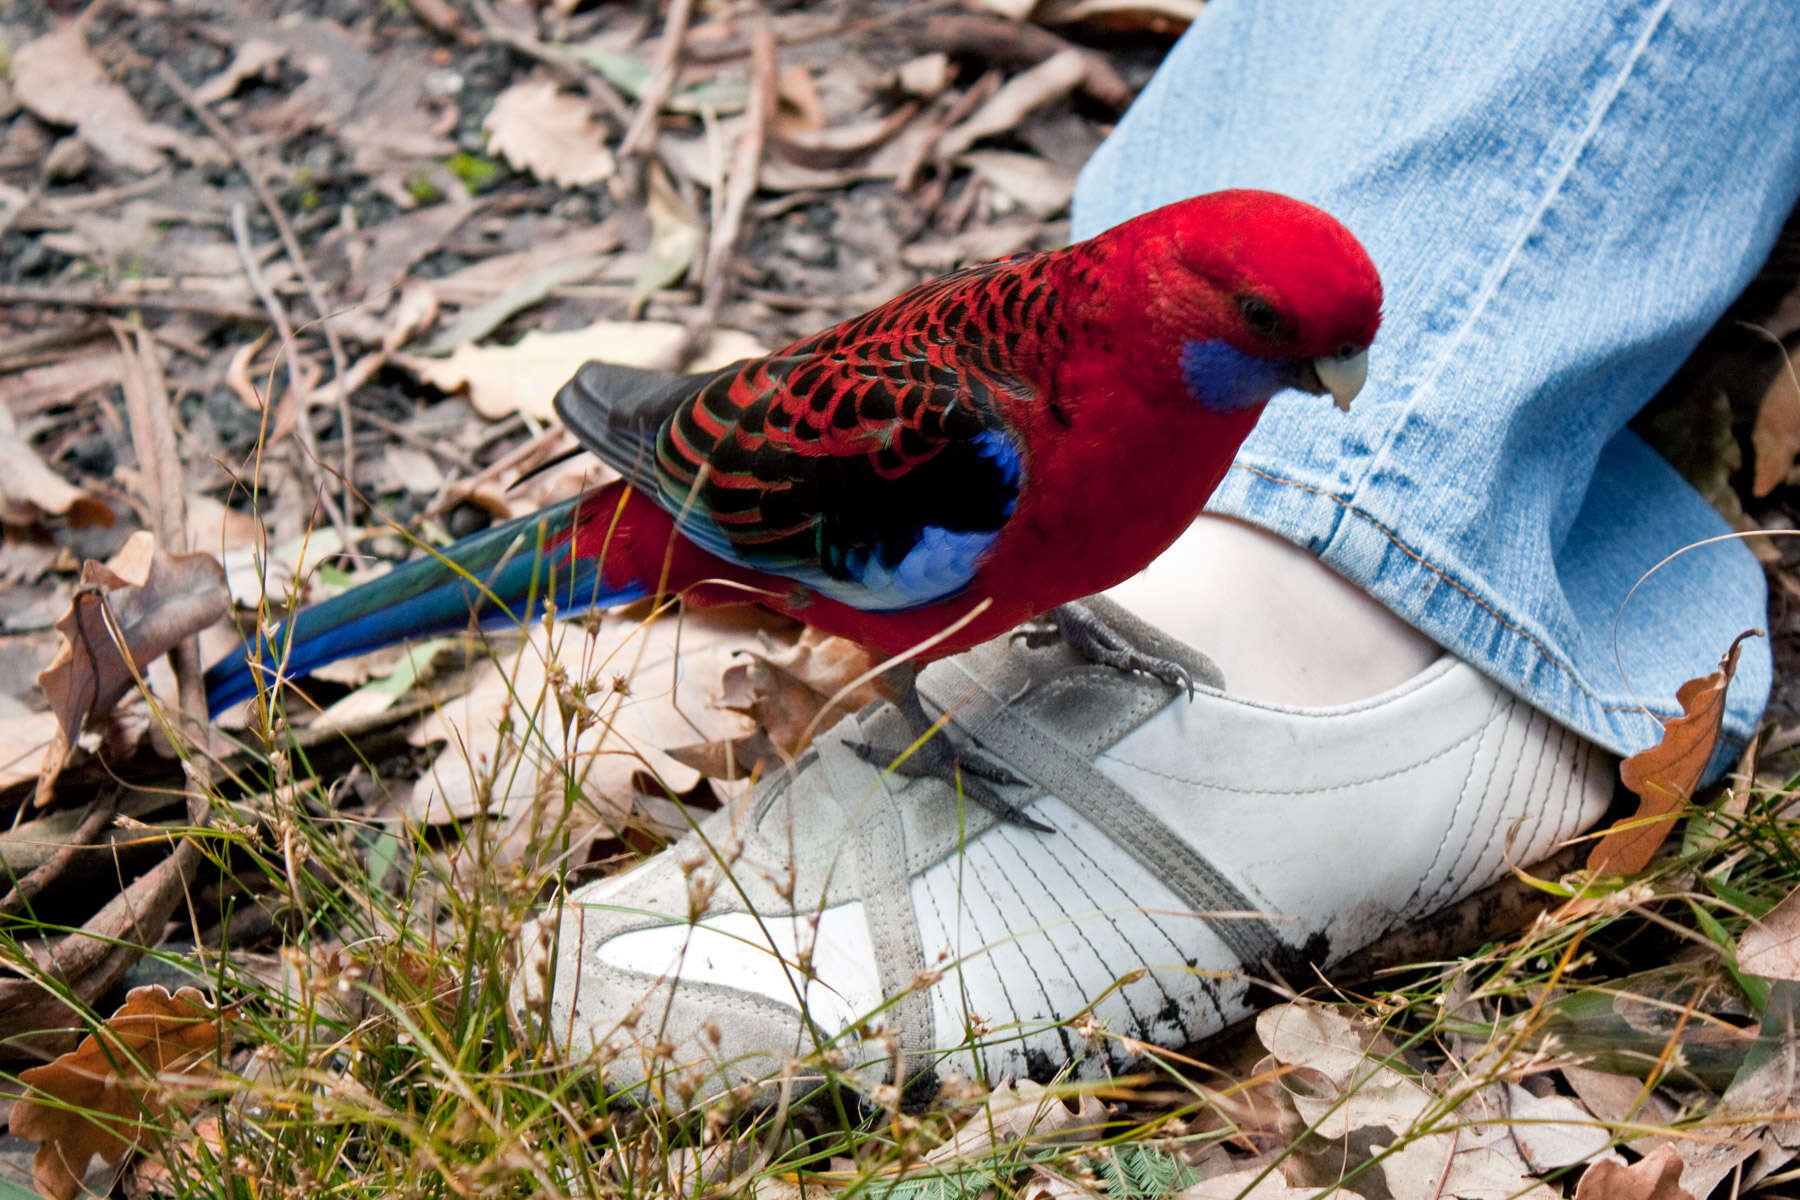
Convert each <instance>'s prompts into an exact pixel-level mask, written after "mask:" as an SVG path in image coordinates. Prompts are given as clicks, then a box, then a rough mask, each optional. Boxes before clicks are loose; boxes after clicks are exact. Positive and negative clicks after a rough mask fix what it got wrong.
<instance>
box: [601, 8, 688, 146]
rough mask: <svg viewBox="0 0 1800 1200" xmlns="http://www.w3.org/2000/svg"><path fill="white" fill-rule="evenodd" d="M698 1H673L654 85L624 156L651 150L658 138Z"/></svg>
mask: <svg viewBox="0 0 1800 1200" xmlns="http://www.w3.org/2000/svg"><path fill="white" fill-rule="evenodd" d="M693 13H694V0H670V3H669V16H668V19H667V20H666V21H664V22H663V35H662V41H661V42H660V43H658V45H657V47H656V64H655V66H654V67H653V69H652V70H651V72H650V82H649V83H647V84H645V85H644V90H643V92H641V93H640V94H639V95H638V110H637V115H636V116H635V117H633V118H632V119H631V127H630V128H629V129H627V130H626V131H625V140H624V141H623V142H621V143H619V155H620V157H622V158H623V157H629V156H631V155H633V154H639V153H641V152H643V151H644V150H647V149H649V148H650V144H651V142H652V141H654V140H655V138H656V122H657V120H658V119H659V118H660V117H661V116H662V107H663V105H664V104H667V103H668V101H669V97H670V96H672V95H674V94H675V81H676V80H677V79H678V78H680V75H681V44H682V42H683V41H685V40H686V38H687V28H688V18H689V17H691V16H693Z"/></svg>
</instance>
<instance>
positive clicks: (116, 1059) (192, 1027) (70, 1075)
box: [12, 985, 225, 1200]
mask: <svg viewBox="0 0 1800 1200" xmlns="http://www.w3.org/2000/svg"><path fill="white" fill-rule="evenodd" d="M224 1015H225V1014H224V1013H222V1012H219V1011H217V1010H215V1009H213V1008H212V1007H210V1006H209V1005H208V1004H207V1002H206V998H205V997H204V996H202V995H201V993H200V991H199V989H198V988H182V989H181V990H180V991H178V992H176V993H175V994H174V995H172V996H171V995H170V994H169V992H168V989H166V988H163V987H160V986H155V985H152V986H150V987H139V988H132V989H131V991H130V992H129V993H127V994H126V997H125V1003H124V1004H123V1005H122V1006H120V1008H119V1010H118V1011H117V1012H115V1013H113V1015H112V1016H111V1017H110V1018H108V1019H107V1022H106V1024H105V1025H104V1026H102V1027H101V1028H100V1030H99V1031H98V1032H97V1033H93V1034H89V1035H88V1036H87V1037H85V1038H83V1039H82V1040H81V1044H80V1045H79V1046H77V1047H75V1049H73V1050H71V1051H69V1052H68V1053H67V1054H65V1055H63V1056H62V1057H61V1058H58V1059H56V1060H55V1061H53V1062H49V1063H45V1064H44V1065H43V1066H41V1067H32V1068H31V1069H30V1070H27V1071H21V1072H20V1073H19V1079H20V1081H21V1082H23V1083H24V1084H25V1085H26V1086H27V1087H29V1088H30V1089H31V1091H30V1092H29V1093H28V1094H27V1095H26V1096H25V1097H24V1098H23V1099H21V1100H20V1101H19V1102H18V1103H17V1104H15V1105H14V1106H13V1110H12V1132H13V1135H14V1136H16V1137H21V1138H25V1139H26V1140H28V1141H34V1142H36V1143H38V1148H37V1154H36V1155H35V1157H34V1158H33V1159H32V1164H31V1171H32V1182H33V1183H35V1184H36V1185H37V1189H38V1191H40V1192H42V1193H43V1194H44V1195H45V1196H48V1197H50V1198H51V1200H69V1198H70V1197H72V1196H74V1195H75V1194H76V1192H78V1191H79V1190H80V1189H81V1177H82V1176H83V1175H84V1174H86V1172H87V1168H88V1163H89V1161H90V1160H91V1159H92V1158H93V1156H94V1155H96V1154H98V1155H99V1156H100V1157H101V1159H102V1160H104V1161H105V1162H106V1163H107V1164H109V1165H116V1164H118V1163H119V1162H120V1161H121V1160H122V1159H123V1158H124V1157H125V1155H126V1154H127V1153H129V1152H130V1151H131V1149H132V1148H133V1147H134V1146H136V1145H137V1144H138V1142H139V1140H140V1139H141V1138H142V1137H143V1135H144V1133H145V1132H146V1131H147V1130H149V1129H151V1128H153V1127H154V1123H155V1122H156V1121H157V1120H158V1119H159V1118H160V1117H161V1116H162V1114H163V1113H164V1112H165V1111H166V1110H167V1109H168V1107H169V1105H170V1102H171V1100H173V1099H175V1094H176V1093H177V1092H178V1091H186V1090H191V1089H193V1088H194V1087H196V1086H199V1085H203V1084H204V1083H205V1082H206V1081H207V1080H209V1079H210V1078H211V1077H212V1074H213V1072H212V1070H211V1068H210V1066H209V1060H210V1059H211V1058H212V1057H213V1056H214V1055H215V1054H216V1053H217V1051H218V1048H219V1040H220V1028H219V1022H220V1019H221V1018H222V1017H223V1016H224Z"/></svg>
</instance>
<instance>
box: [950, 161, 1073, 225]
mask: <svg viewBox="0 0 1800 1200" xmlns="http://www.w3.org/2000/svg"><path fill="white" fill-rule="evenodd" d="M956 161H957V163H958V164H960V165H962V166H965V167H967V168H969V170H971V171H973V172H975V174H976V176H977V177H979V178H980V179H983V180H985V181H986V182H987V183H988V185H989V186H991V187H993V188H995V189H997V190H998V191H999V192H1001V193H1002V194H1003V195H1004V196H1006V198H1007V199H1008V200H1010V201H1012V203H1013V204H1014V205H1016V206H1017V207H1019V208H1022V209H1024V210H1025V212H1026V213H1027V214H1029V215H1030V216H1031V217H1033V218H1035V219H1036V220H1039V221H1046V220H1049V219H1050V218H1051V217H1054V216H1055V215H1057V214H1058V213H1060V212H1062V211H1063V210H1065V209H1067V208H1068V207H1069V200H1070V198H1071V197H1073V196H1074V195H1075V173H1074V172H1073V171H1067V170H1064V169H1063V168H1062V167H1059V166H1057V165H1056V164H1055V163H1053V162H1051V161H1049V160H1048V159H1043V158H1039V157H1038V156H1037V155H1035V154H1015V153H1013V152H1012V151H1009V150H971V151H969V152H968V153H966V154H963V155H962V156H960V157H959V158H958V159H957V160H956Z"/></svg>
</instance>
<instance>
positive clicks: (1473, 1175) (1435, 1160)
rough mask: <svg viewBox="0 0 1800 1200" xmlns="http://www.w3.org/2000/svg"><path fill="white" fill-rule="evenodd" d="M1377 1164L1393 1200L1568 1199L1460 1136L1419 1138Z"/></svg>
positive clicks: (1518, 1165) (1502, 1155) (1502, 1156)
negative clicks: (1453, 1198)
mask: <svg viewBox="0 0 1800 1200" xmlns="http://www.w3.org/2000/svg"><path fill="white" fill-rule="evenodd" d="M1374 1149H1375V1151H1376V1153H1378V1154H1379V1153H1380V1152H1381V1151H1382V1149H1383V1147H1379V1146H1377V1147H1374ZM1376 1166H1377V1168H1378V1169H1379V1170H1380V1171H1381V1174H1382V1176H1383V1177H1384V1178H1385V1179H1386V1181H1387V1188H1388V1194H1389V1195H1391V1196H1392V1197H1393V1200H1438V1198H1439V1197H1448V1196H1454V1197H1456V1198H1457V1200H1562V1192H1561V1191H1560V1190H1559V1189H1557V1188H1553V1187H1548V1186H1546V1185H1544V1184H1541V1183H1538V1182H1537V1181H1536V1180H1534V1179H1531V1178H1529V1177H1527V1175H1526V1173H1525V1170H1524V1164H1522V1163H1521V1162H1519V1160H1518V1159H1516V1158H1513V1157H1511V1156H1509V1155H1507V1154H1505V1153H1503V1152H1502V1151H1500V1150H1499V1149H1498V1148H1496V1147H1494V1146H1483V1145H1470V1144H1469V1139H1468V1138H1466V1137H1464V1138H1461V1139H1459V1138H1458V1137H1457V1135H1456V1134H1455V1133H1434V1134H1431V1135H1430V1136H1428V1137H1421V1138H1415V1139H1413V1140H1412V1141H1409V1142H1407V1143H1406V1144H1405V1145H1404V1146H1401V1147H1400V1148H1399V1149H1398V1150H1395V1151H1394V1152H1393V1153H1391V1154H1388V1155H1387V1156H1386V1157H1384V1158H1381V1159H1380V1160H1379V1161H1378V1162H1377V1163H1376Z"/></svg>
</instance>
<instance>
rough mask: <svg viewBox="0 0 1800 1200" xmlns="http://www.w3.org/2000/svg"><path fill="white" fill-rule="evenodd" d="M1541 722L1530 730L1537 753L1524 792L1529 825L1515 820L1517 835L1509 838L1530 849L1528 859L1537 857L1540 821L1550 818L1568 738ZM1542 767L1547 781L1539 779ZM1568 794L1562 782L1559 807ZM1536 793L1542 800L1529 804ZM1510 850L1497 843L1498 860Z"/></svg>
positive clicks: (1565, 808)
mask: <svg viewBox="0 0 1800 1200" xmlns="http://www.w3.org/2000/svg"><path fill="white" fill-rule="evenodd" d="M1540 720H1541V718H1540ZM1535 724H1536V723H1535V722H1534V725H1535ZM1542 724H1543V726H1544V727H1542V728H1534V729H1533V732H1534V733H1536V734H1538V737H1537V743H1538V756H1537V761H1536V762H1535V763H1533V764H1532V767H1531V782H1530V783H1529V784H1528V785H1527V788H1526V793H1525V795H1526V798H1527V799H1526V803H1525V812H1526V814H1527V815H1528V816H1529V817H1530V818H1531V828H1530V829H1529V830H1527V829H1526V828H1525V823H1524V822H1522V821H1521V822H1519V823H1518V827H1519V834H1518V836H1517V837H1516V838H1515V839H1514V841H1513V845H1514V846H1518V845H1523V846H1526V847H1528V848H1530V849H1529V851H1528V854H1529V857H1531V858H1536V857H1537V856H1538V850H1537V849H1536V847H1537V846H1538V845H1539V840H1540V838H1541V837H1542V834H1543V830H1544V822H1545V821H1547V820H1549V819H1550V809H1551V807H1552V805H1554V804H1555V803H1556V799H1557V777H1558V776H1559V775H1560V774H1561V770H1560V768H1561V765H1562V761H1563V758H1564V752H1563V745H1564V742H1565V741H1566V740H1567V738H1568V734H1567V733H1566V732H1565V731H1564V730H1563V728H1562V726H1560V725H1557V724H1556V723H1554V722H1547V721H1546V722H1543V723H1542ZM1546 767H1548V769H1549V773H1550V779H1549V782H1548V783H1544V782H1541V780H1542V778H1543V775H1544V772H1545V768H1546ZM1568 794H1569V791H1568V787H1567V785H1566V784H1565V785H1564V786H1563V787H1562V807H1563V809H1564V810H1565V811H1566V810H1567V808H1568ZM1538 796H1541V797H1542V802H1541V803H1532V798H1534V797H1538ZM1510 852H1511V847H1508V846H1505V845H1504V844H1503V845H1502V846H1501V850H1500V853H1501V861H1502V862H1504V861H1505V860H1506V858H1508V857H1510Z"/></svg>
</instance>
